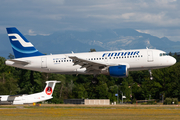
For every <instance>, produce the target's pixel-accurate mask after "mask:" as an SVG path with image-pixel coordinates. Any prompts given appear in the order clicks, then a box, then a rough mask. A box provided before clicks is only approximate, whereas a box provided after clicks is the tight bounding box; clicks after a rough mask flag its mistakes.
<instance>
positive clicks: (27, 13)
mask: <svg viewBox="0 0 180 120" xmlns="http://www.w3.org/2000/svg"><path fill="white" fill-rule="evenodd" d="M6 27H17V28H18V29H19V30H20V31H21V32H22V33H23V34H29V35H37V34H38V35H49V34H52V33H54V32H57V31H66V30H75V31H91V30H104V29H119V28H132V29H135V30H137V31H139V32H142V33H148V34H151V35H154V36H157V37H160V38H161V37H167V38H169V39H170V40H172V41H180V0H0V34H5V33H6V30H5V28H6Z"/></svg>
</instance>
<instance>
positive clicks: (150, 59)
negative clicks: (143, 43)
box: [147, 51, 153, 62]
mask: <svg viewBox="0 0 180 120" xmlns="http://www.w3.org/2000/svg"><path fill="white" fill-rule="evenodd" d="M147 61H148V62H153V51H147Z"/></svg>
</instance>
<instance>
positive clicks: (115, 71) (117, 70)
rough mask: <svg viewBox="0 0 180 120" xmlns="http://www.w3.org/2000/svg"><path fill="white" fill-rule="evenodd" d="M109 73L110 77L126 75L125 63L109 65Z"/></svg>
mask: <svg viewBox="0 0 180 120" xmlns="http://www.w3.org/2000/svg"><path fill="white" fill-rule="evenodd" d="M109 75H110V76H112V77H127V76H128V71H127V67H126V65H119V66H110V67H109Z"/></svg>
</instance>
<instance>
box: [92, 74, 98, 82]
mask: <svg viewBox="0 0 180 120" xmlns="http://www.w3.org/2000/svg"><path fill="white" fill-rule="evenodd" d="M91 82H92V83H93V84H97V83H98V79H97V75H96V74H94V78H93V79H92V81H91Z"/></svg>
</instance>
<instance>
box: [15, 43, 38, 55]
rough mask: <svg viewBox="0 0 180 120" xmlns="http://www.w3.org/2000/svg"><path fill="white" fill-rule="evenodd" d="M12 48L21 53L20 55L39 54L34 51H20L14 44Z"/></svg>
mask: <svg viewBox="0 0 180 120" xmlns="http://www.w3.org/2000/svg"><path fill="white" fill-rule="evenodd" d="M11 46H12V48H14V50H16V51H18V52H20V53H27V54H30V53H35V52H37V51H38V50H33V51H25V50H20V49H18V48H17V47H15V46H14V45H13V44H11Z"/></svg>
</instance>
